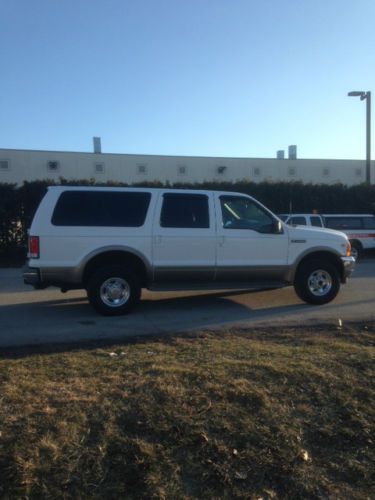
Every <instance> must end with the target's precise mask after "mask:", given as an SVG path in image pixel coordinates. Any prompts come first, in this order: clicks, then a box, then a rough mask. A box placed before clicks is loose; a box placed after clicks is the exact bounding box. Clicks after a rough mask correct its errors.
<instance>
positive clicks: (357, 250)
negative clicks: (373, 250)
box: [350, 240, 363, 260]
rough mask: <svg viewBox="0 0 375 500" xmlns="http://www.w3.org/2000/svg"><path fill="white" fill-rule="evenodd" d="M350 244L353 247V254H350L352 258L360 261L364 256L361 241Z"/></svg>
mask: <svg viewBox="0 0 375 500" xmlns="http://www.w3.org/2000/svg"><path fill="white" fill-rule="evenodd" d="M350 244H351V247H352V248H351V252H350V256H351V257H354V258H355V260H358V259H359V258H360V257H361V255H362V251H363V248H362V245H361V243H360V242H359V241H356V240H354V241H351V242H350Z"/></svg>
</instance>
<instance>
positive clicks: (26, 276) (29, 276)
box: [22, 266, 46, 289]
mask: <svg viewBox="0 0 375 500" xmlns="http://www.w3.org/2000/svg"><path fill="white" fill-rule="evenodd" d="M22 276H23V282H24V283H25V285H31V286H33V287H34V288H36V289H41V288H46V285H45V284H43V282H42V280H41V277H40V272H39V269H37V268H35V267H28V266H26V267H24V268H23V272H22Z"/></svg>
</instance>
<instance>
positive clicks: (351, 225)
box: [326, 216, 362, 231]
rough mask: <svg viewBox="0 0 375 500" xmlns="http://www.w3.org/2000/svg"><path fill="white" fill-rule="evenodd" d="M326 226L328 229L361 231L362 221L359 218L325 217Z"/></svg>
mask: <svg viewBox="0 0 375 500" xmlns="http://www.w3.org/2000/svg"><path fill="white" fill-rule="evenodd" d="M326 226H327V227H329V228H330V229H338V230H342V231H345V229H362V220H361V218H360V217H345V216H343V217H329V216H328V217H326Z"/></svg>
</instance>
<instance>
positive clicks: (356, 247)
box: [279, 214, 375, 259]
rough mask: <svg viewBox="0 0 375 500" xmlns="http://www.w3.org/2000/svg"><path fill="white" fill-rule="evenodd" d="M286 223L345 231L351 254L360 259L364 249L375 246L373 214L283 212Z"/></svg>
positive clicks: (374, 219)
mask: <svg viewBox="0 0 375 500" xmlns="http://www.w3.org/2000/svg"><path fill="white" fill-rule="evenodd" d="M279 217H280V218H281V220H283V221H284V222H285V223H286V224H290V225H300V226H318V227H326V228H329V229H335V230H336V231H342V232H343V233H345V234H346V235H347V236H348V238H349V241H350V244H351V247H352V252H351V255H352V256H353V257H354V258H355V259H358V258H359V257H360V256H361V254H362V253H363V251H364V250H368V249H372V248H375V216H374V215H371V214H320V215H319V214H281V215H279Z"/></svg>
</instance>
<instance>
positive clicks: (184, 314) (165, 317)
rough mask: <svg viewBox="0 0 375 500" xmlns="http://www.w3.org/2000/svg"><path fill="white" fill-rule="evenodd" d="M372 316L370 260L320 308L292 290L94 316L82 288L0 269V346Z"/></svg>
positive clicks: (153, 303)
mask: <svg viewBox="0 0 375 500" xmlns="http://www.w3.org/2000/svg"><path fill="white" fill-rule="evenodd" d="M374 319H375V259H374V258H372V259H365V260H363V261H361V262H360V263H358V264H357V266H356V269H355V272H354V274H353V276H352V278H351V279H350V280H349V282H348V283H347V284H346V285H343V286H342V288H341V291H340V293H339V295H338V297H337V298H336V299H335V300H334V301H333V302H331V303H330V304H327V305H324V306H311V305H307V304H305V303H303V302H301V301H300V300H299V299H298V297H297V296H296V295H295V293H294V290H293V288H292V287H287V288H283V289H279V290H271V291H259V292H244V291H240V292H239V291H229V292H223V291H220V292H189V293H187V292H183V293H181V292H178V293H177V292H162V293H157V292H149V291H144V292H143V294H142V302H141V304H140V305H139V306H138V307H137V309H136V310H135V311H133V312H132V313H131V314H129V315H127V316H121V317H102V316H99V315H98V314H97V313H95V311H94V310H93V309H92V308H91V306H90V305H89V304H88V302H87V300H86V294H85V292H84V291H71V292H68V293H66V294H62V293H61V292H60V290H58V289H54V288H49V289H46V290H38V291H36V290H33V289H32V288H31V287H29V286H27V285H24V284H23V281H22V271H21V269H6V268H3V269H0V347H7V346H20V345H35V344H46V343H47V344H48V343H56V342H80V341H91V340H99V339H100V340H103V339H105V340H121V339H125V338H129V337H134V336H142V335H160V334H170V333H177V332H181V331H201V330H207V329H209V330H212V329H230V328H234V327H241V328H247V327H251V326H267V327H275V328H277V327H280V326H287V325H293V326H294V325H304V324H306V325H307V324H322V323H329V324H338V322H339V320H341V321H342V322H353V321H371V320H374Z"/></svg>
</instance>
